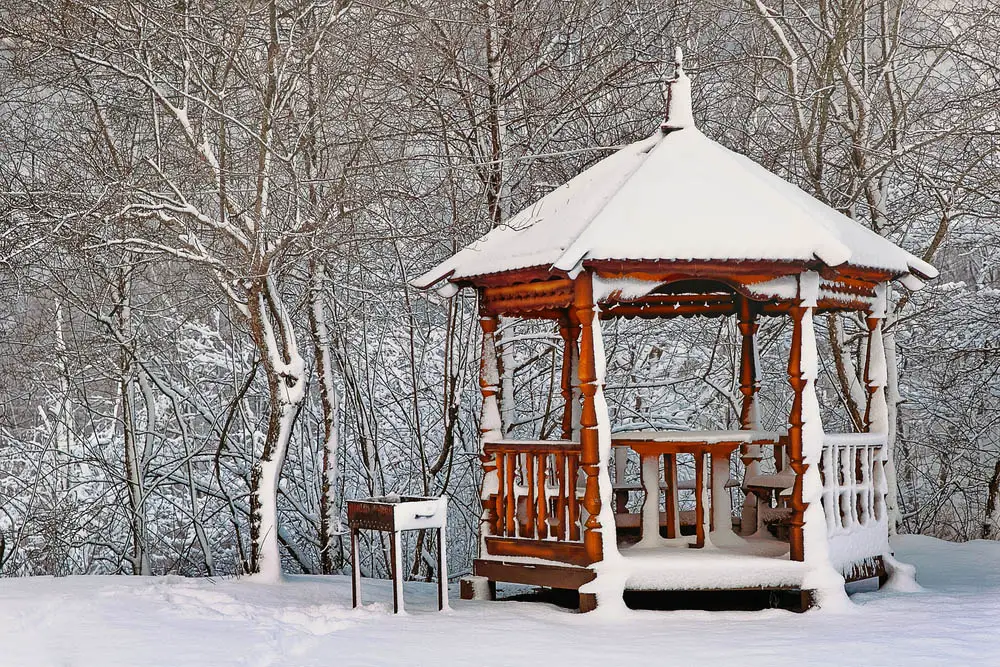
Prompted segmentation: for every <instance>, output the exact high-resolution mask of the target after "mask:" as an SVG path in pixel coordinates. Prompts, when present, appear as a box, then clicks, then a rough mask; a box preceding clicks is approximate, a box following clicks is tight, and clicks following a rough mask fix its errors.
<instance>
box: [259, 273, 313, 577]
mask: <svg viewBox="0 0 1000 667" xmlns="http://www.w3.org/2000/svg"><path fill="white" fill-rule="evenodd" d="M247 305H248V307H249V315H250V318H249V320H250V331H251V335H252V336H253V340H254V343H255V344H256V345H257V349H258V351H259V352H260V355H261V359H262V360H263V364H264V369H265V371H266V373H267V385H268V390H269V393H270V398H271V401H270V406H271V407H270V410H271V412H270V417H269V419H268V428H267V434H266V436H265V439H264V447H263V450H262V451H261V455H260V458H259V459H257V461H256V462H255V464H254V467H253V472H252V473H251V476H250V541H251V549H250V569H251V571H252V572H254V573H256V574H258V575H259V576H260V578H261V579H264V580H267V581H278V580H280V579H281V552H280V549H279V540H278V481H279V480H280V479H281V468H282V466H283V465H284V462H285V455H286V453H287V452H288V445H289V442H290V441H291V437H292V430H293V428H294V426H295V420H296V418H297V417H298V413H299V407H300V405H301V403H302V399H303V398H304V397H305V388H306V381H305V362H304V361H303V359H302V357H301V356H300V355H299V351H298V345H297V341H296V339H295V331H294V329H293V328H292V322H291V319H290V318H289V316H288V312H287V310H286V308H285V305H284V303H283V302H282V300H281V296H280V295H279V294H278V291H277V289H276V288H275V285H274V283H273V281H272V280H271V278H270V277H265V278H262V279H260V280H258V281H255V283H254V284H253V286H252V287H251V289H250V294H249V299H248V304H247Z"/></svg>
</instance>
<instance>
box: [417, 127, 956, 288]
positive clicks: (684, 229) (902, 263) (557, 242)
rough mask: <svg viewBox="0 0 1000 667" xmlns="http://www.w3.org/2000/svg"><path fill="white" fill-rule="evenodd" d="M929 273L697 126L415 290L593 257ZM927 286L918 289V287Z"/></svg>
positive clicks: (552, 199)
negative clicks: (804, 263) (793, 263)
mask: <svg viewBox="0 0 1000 667" xmlns="http://www.w3.org/2000/svg"><path fill="white" fill-rule="evenodd" d="M816 258H819V259H820V260H822V261H823V262H824V263H826V264H827V265H829V266H838V265H841V264H843V263H845V262H846V263H849V264H850V265H853V266H859V267H868V268H877V269H886V270H889V271H892V272H895V273H897V274H900V275H901V276H904V277H905V276H907V275H909V274H911V273H912V272H913V271H914V270H915V271H916V272H917V273H919V274H921V275H923V276H926V277H928V278H930V277H934V276H936V275H937V270H936V269H934V267H932V266H931V265H929V264H927V263H926V262H924V261H922V260H920V259H919V258H917V257H915V256H913V255H911V254H910V253H908V252H906V251H905V250H903V249H901V248H899V247H898V246H896V245H894V244H893V243H891V242H890V241H888V240H887V239H884V238H882V237H881V236H879V235H878V234H876V233H874V232H872V231H871V230H869V229H867V228H865V227H863V226H862V225H860V224H858V223H857V222H855V221H854V220H851V219H850V218H848V217H847V216H845V215H843V214H841V213H840V212H838V211H836V210H834V209H832V208H830V207H829V206H826V205H825V204H823V203H822V202H820V201H819V200H817V199H815V198H813V197H812V196H810V195H808V194H807V193H806V192H804V191H803V190H801V189H800V188H798V187H796V186H795V185H792V184H791V183H788V182H787V181H785V180H783V179H781V178H779V177H778V176H776V175H774V174H772V173H771V172H769V171H768V170H767V169H765V168H764V167H762V166H760V165H759V164H757V163H756V162H754V161H752V160H750V159H749V158H747V157H745V156H743V155H740V154H738V153H734V152H733V151H730V150H728V149H727V148H725V147H723V146H722V145H720V144H718V143H716V142H714V141H712V140H711V139H709V138H708V137H706V136H705V135H704V134H703V133H702V132H701V131H699V130H698V129H696V128H694V127H685V128H683V129H679V130H673V131H670V132H667V133H664V132H657V133H656V134H655V135H653V136H652V137H650V138H648V139H645V140H643V141H639V142H636V143H634V144H631V145H629V146H626V147H625V148H623V149H621V150H619V151H618V152H616V153H614V154H613V155H611V156H609V157H607V158H605V159H604V160H601V161H600V162H598V163H597V164H595V165H594V166H592V167H591V168H589V169H587V170H586V171H584V172H583V173H581V174H579V175H578V176H576V177H575V178H573V179H572V180H570V181H569V182H568V183H566V184H564V185H562V186H561V187H559V188H556V189H555V190H553V191H552V192H550V193H549V194H548V195H546V196H545V197H543V198H542V199H540V200H539V201H538V202H536V203H535V204H533V205H532V206H529V207H528V208H526V209H525V210H523V211H521V212H520V213H518V214H517V215H515V216H513V217H512V218H511V219H510V220H509V221H507V223H506V224H505V225H503V226H502V227H498V228H496V229H494V230H493V231H492V232H490V233H489V234H487V235H486V236H484V237H483V238H481V239H480V240H478V241H476V242H474V243H472V244H471V245H469V246H467V247H466V248H465V249H463V250H462V251H460V252H458V253H457V254H455V255H454V256H453V257H451V258H450V259H448V260H446V261H445V262H443V263H442V264H440V265H438V266H437V267H435V268H433V269H431V270H430V271H428V272H427V273H425V274H424V275H423V276H421V277H420V278H418V279H416V280H415V281H414V282H413V284H414V285H416V286H418V287H431V286H433V285H435V284H437V283H438V282H440V281H441V280H445V279H448V280H452V281H457V280H461V279H464V278H469V277H472V276H477V275H482V274H487V273H494V272H499V271H508V270H513V269H520V268H527V267H536V266H546V267H552V268H554V269H558V270H561V271H568V272H570V273H572V272H574V271H578V270H579V268H580V263H581V262H582V261H585V260H588V259H589V260H599V259H618V260H628V259H631V260H652V259H659V260H682V261H683V260H734V261H743V260H778V261H782V260H784V261H813V260H815V259H816ZM917 283H919V281H915V282H914V281H911V282H910V284H914V285H916V284H917Z"/></svg>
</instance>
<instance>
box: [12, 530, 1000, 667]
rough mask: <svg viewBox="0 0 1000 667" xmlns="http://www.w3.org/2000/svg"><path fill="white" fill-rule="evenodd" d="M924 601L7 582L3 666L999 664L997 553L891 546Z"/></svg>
mask: <svg viewBox="0 0 1000 667" xmlns="http://www.w3.org/2000/svg"><path fill="white" fill-rule="evenodd" d="M894 546H895V548H896V554H897V557H898V558H899V559H900V560H903V561H906V562H909V563H912V564H914V565H916V567H917V578H918V580H919V581H920V583H921V584H922V585H923V586H924V588H925V590H924V592H920V593H887V592H882V593H861V594H858V595H855V596H854V597H853V598H852V599H853V600H854V602H855V605H854V606H853V607H852V608H851V609H849V610H847V611H846V612H843V611H842V612H831V611H823V610H819V611H813V612H810V613H808V614H801V615H800V614H793V613H791V612H786V611H779V610H769V611H759V612H702V611H677V612H660V611H632V612H627V614H626V615H625V616H622V617H618V618H606V617H601V616H599V615H593V614H588V615H579V614H576V613H573V612H570V611H567V610H565V609H561V608H557V607H553V606H551V605H547V604H542V603H526V602H492V603H491V602H463V601H461V600H453V602H452V604H453V607H454V609H453V611H451V612H450V613H445V614H438V613H437V612H435V611H432V610H433V609H434V608H435V598H434V587H433V585H422V584H414V585H410V584H408V585H407V588H406V593H407V598H406V602H407V606H408V611H409V614H407V615H406V616H397V617H393V616H392V615H391V614H390V610H391V601H390V597H389V596H390V587H389V585H388V582H384V581H378V582H372V581H365V594H366V600H367V601H368V604H367V605H366V606H365V607H364V608H363V609H359V610H357V611H355V610H352V609H351V608H350V580H349V579H348V578H344V577H322V578H321V577H293V578H290V579H289V580H288V581H287V582H286V583H283V584H277V585H269V584H257V583H253V582H250V581H246V580H243V581H238V580H222V581H207V580H191V579H182V578H179V577H165V578H145V579H144V578H138V577H69V578H63V579H53V578H33V579H0V665H2V667H36V666H38V665H45V666H50V665H51V666H53V667H56V666H59V667H62V666H68V665H73V666H76V665H95V666H96V665H100V666H101V667H112V666H114V665H126V666H128V667H133V666H140V665H141V666H143V667H147V666H154V665H164V666H171V667H174V666H182V665H211V666H212V667H222V666H224V665H255V666H260V667H264V666H268V665H281V666H282V667H305V666H307V665H336V666H338V667H347V666H355V665H414V666H420V665H433V666H435V667H437V666H441V667H445V666H450V665H462V666H469V667H479V666H482V665H489V666H492V665H517V666H518V667H527V666H529V665H537V664H543V663H544V664H548V665H553V666H561V665H608V666H617V665H629V664H635V665H648V664H670V665H694V664H697V665H700V666H703V667H711V666H714V665H726V666H727V667H728V666H732V665H741V666H742V665H767V666H768V667H773V666H774V665H788V664H796V665H810V666H811V667H816V666H819V665H866V666H876V665H892V666H901V665H906V666H913V665H997V666H1000V643H998V638H1000V634H998V628H1000V543H998V542H982V541H980V542H970V543H967V544H950V543H946V542H941V541H938V540H933V539H930V538H926V537H903V538H900V539H899V540H898V541H897V542H896V543H895V545H894Z"/></svg>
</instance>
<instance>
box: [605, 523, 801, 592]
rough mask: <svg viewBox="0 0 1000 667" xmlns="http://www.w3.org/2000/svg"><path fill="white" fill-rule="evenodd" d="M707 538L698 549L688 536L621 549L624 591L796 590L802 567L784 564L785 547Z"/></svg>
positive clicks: (754, 540)
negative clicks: (706, 541)
mask: <svg viewBox="0 0 1000 667" xmlns="http://www.w3.org/2000/svg"><path fill="white" fill-rule="evenodd" d="M713 538H714V542H713ZM725 538H726V539H722V538H720V536H718V535H717V534H715V533H712V534H711V535H709V538H708V545H707V546H706V547H705V548H702V549H692V548H688V546H687V543H689V542H691V541H693V537H687V536H685V537H681V538H678V539H676V540H665V539H663V538H659V539H657V540H656V541H655V542H652V543H650V542H639V543H637V544H633V545H631V546H625V545H622V548H621V555H622V559H621V561H620V565H619V567H622V568H623V569H624V570H625V589H626V590H630V591H685V590H688V591H689V590H703V591H723V590H728V591H733V590H760V589H769V590H770V589H773V590H797V589H798V588H799V587H800V586H801V584H802V579H803V577H804V575H805V572H806V570H805V566H804V564H803V563H800V562H796V561H791V560H789V559H788V544H787V543H786V542H781V541H779V540H774V539H769V538H754V537H751V538H738V537H735V536H733V535H732V534H729V535H726V536H725Z"/></svg>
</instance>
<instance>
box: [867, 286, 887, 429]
mask: <svg viewBox="0 0 1000 667" xmlns="http://www.w3.org/2000/svg"><path fill="white" fill-rule="evenodd" d="M886 287H887V285H886V284H885V283H879V285H878V286H877V287H876V288H875V303H874V304H873V305H872V309H871V311H870V312H869V313H868V316H867V317H866V318H865V323H866V324H867V325H868V354H867V359H865V386H866V388H867V390H868V401H867V404H866V406H865V428H866V430H867V431H869V432H871V433H886V434H888V433H889V405H888V403H887V402H886V398H885V385H886V380H887V369H886V363H885V361H886V358H885V344H884V341H883V339H882V324H883V322H885V313H886Z"/></svg>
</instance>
